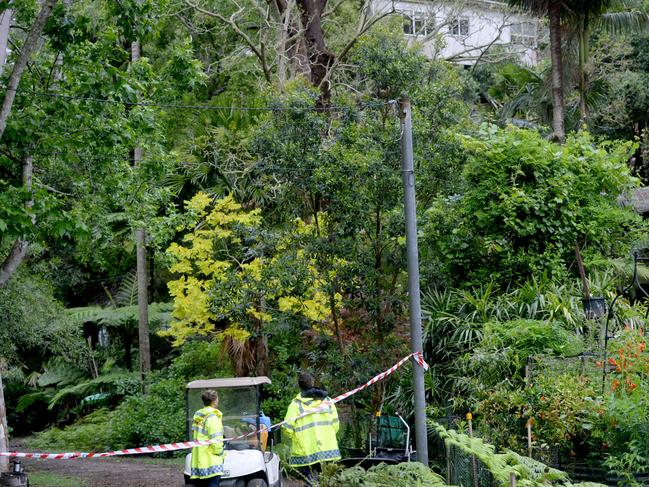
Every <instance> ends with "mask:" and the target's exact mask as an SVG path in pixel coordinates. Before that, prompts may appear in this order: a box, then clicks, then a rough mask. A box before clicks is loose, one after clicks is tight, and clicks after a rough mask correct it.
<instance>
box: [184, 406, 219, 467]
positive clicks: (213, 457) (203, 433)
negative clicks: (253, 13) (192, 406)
mask: <svg viewBox="0 0 649 487" xmlns="http://www.w3.org/2000/svg"><path fill="white" fill-rule="evenodd" d="M222 416H223V414H222V413H221V411H219V410H218V409H216V408H213V407H212V406H206V407H204V408H203V409H199V410H198V411H196V413H194V418H193V420H192V437H193V439H194V440H217V439H218V440H222V439H223V423H222V421H221V417H222ZM217 475H223V442H222V441H221V442H219V443H213V444H211V445H208V446H195V447H194V448H192V469H191V478H193V479H206V478H210V477H215V476H217Z"/></svg>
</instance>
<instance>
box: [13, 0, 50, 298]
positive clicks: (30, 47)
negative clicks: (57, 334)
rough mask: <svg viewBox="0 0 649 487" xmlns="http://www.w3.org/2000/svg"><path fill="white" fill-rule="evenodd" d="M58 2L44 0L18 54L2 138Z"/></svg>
mask: <svg viewBox="0 0 649 487" xmlns="http://www.w3.org/2000/svg"><path fill="white" fill-rule="evenodd" d="M56 2H57V0H45V1H44V2H43V6H42V7H41V11H40V12H39V14H38V17H36V20H35V21H34V25H32V28H31V30H30V31H29V34H28V35H27V39H25V43H24V44H23V48H22V50H21V52H20V56H18V59H17V60H16V64H14V69H13V71H12V72H11V76H10V77H9V82H8V83H7V92H6V94H5V98H4V100H3V101H2V107H1V108H0V139H2V135H3V134H4V131H5V129H6V128H7V120H8V119H9V114H10V113H11V107H12V106H13V104H14V100H15V98H16V91H17V90H18V85H19V84H20V79H21V78H22V75H23V72H24V71H25V67H26V66H27V62H28V61H29V59H30V58H31V56H32V54H33V53H34V52H35V51H36V50H37V49H38V44H39V43H38V40H39V38H40V36H41V33H42V32H43V27H45V23H46V22H47V19H49V17H50V15H52V10H53V9H54V6H55V5H56ZM0 285H1V282H0Z"/></svg>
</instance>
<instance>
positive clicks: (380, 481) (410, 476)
mask: <svg viewBox="0 0 649 487" xmlns="http://www.w3.org/2000/svg"><path fill="white" fill-rule="evenodd" d="M327 467H329V466H328V465H325V469H324V472H323V475H322V476H321V477H320V479H319V484H318V485H320V486H321V487H343V486H344V487H347V486H349V487H392V486H394V487H411V486H418V487H423V486H430V487H442V486H445V485H446V483H445V481H444V479H443V478H442V477H440V476H439V475H437V474H436V473H434V472H433V471H432V470H430V469H429V468H427V467H426V466H424V465H422V464H421V463H418V462H412V463H399V464H396V465H387V464H385V463H381V464H379V465H376V466H374V467H370V468H369V469H367V470H365V469H363V468H362V467H359V466H356V467H351V468H345V469H341V468H340V467H338V469H332V468H327Z"/></svg>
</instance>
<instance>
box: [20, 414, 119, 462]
mask: <svg viewBox="0 0 649 487" xmlns="http://www.w3.org/2000/svg"><path fill="white" fill-rule="evenodd" d="M113 415H114V413H113V412H112V411H109V410H108V409H98V410H97V411H94V412H92V413H90V414H89V415H87V416H85V417H83V418H81V419H80V420H79V421H77V422H76V423H74V424H72V425H70V426H66V427H65V428H63V429H60V428H51V429H49V430H47V431H43V432H42V433H38V434H37V435H35V436H34V437H32V438H31V439H29V441H28V446H29V447H30V448H34V449H38V450H55V451H57V452H61V451H64V452H65V451H106V450H110V449H111V448H112V446H113V440H112V435H113V433H112V421H111V419H112V417H113Z"/></svg>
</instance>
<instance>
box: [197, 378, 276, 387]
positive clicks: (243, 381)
mask: <svg viewBox="0 0 649 487" xmlns="http://www.w3.org/2000/svg"><path fill="white" fill-rule="evenodd" d="M262 384H270V379H269V378H268V377H265V376H260V377H229V378H227V379H203V380H194V381H192V382H190V383H189V384H187V385H186V386H185V387H186V388H187V389H221V388H224V387H257V386H260V385H262Z"/></svg>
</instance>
